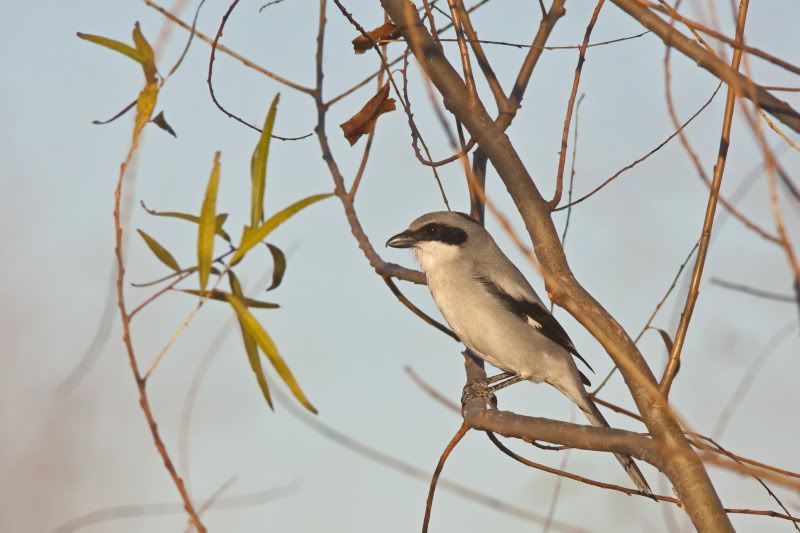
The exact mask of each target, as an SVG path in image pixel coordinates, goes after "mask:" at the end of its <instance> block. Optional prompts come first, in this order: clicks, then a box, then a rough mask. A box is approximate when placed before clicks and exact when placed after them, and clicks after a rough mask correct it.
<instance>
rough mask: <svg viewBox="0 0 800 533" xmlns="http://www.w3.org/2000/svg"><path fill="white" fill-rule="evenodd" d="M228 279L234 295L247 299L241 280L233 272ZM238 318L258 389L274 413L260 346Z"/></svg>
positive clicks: (229, 273)
mask: <svg viewBox="0 0 800 533" xmlns="http://www.w3.org/2000/svg"><path fill="white" fill-rule="evenodd" d="M228 279H229V281H230V284H231V291H233V294H234V295H235V296H236V297H237V298H239V299H242V300H243V299H245V298H244V294H242V286H241V284H240V283H239V279H238V278H237V277H236V274H234V273H233V270H229V271H228ZM236 318H237V320H238V322H239V329H240V330H241V332H242V342H243V343H244V350H245V352H246V353H247V360H248V361H249V362H250V368H252V369H253V373H254V374H255V375H256V382H257V383H258V388H260V389H261V394H262V395H263V396H264V399H265V400H266V401H267V404H268V405H269V408H270V409H272V410H273V411H274V410H275V408H274V407H273V406H272V397H271V396H270V394H269V386H268V385H267V378H266V376H264V368H263V367H262V366H261V358H260V357H259V356H258V345H257V344H256V341H255V339H253V337H252V336H251V335H250V334H249V333H248V332H247V330H246V329H245V328H244V324H242V321H241V319H239V317H238V316H237V317H236Z"/></svg>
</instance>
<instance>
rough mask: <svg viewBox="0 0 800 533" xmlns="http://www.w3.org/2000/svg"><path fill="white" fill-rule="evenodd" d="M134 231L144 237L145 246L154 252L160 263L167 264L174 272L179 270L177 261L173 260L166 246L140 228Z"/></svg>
mask: <svg viewBox="0 0 800 533" xmlns="http://www.w3.org/2000/svg"><path fill="white" fill-rule="evenodd" d="M136 231H138V232H139V235H141V236H142V239H144V242H146V243H147V246H148V247H149V248H150V251H151V252H153V253H154V254H155V256H156V257H157V258H158V259H159V260H160V261H161V262H162V263H164V264H165V265H167V266H168V267H169V268H171V269H172V270H174V271H175V272H178V271H180V269H181V267H180V265H178V262H177V261H176V260H175V258H174V257H173V256H172V254H171V253H169V250H167V249H166V248H164V247H163V246H161V244H159V242H158V241H157V240H155V239H154V238H153V237H151V236H150V235H148V234H147V233H145V232H144V231H142V230H140V229H138V230H136Z"/></svg>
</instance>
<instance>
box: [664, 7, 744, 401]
mask: <svg viewBox="0 0 800 533" xmlns="http://www.w3.org/2000/svg"><path fill="white" fill-rule="evenodd" d="M748 6H749V0H741V3H740V4H739V14H738V16H737V20H736V40H737V41H739V42H741V40H742V37H743V36H744V26H745V22H746V20H747V8H748ZM741 61H742V50H741V49H737V50H735V51H734V53H733V59H732V60H731V68H732V69H733V70H734V71H735V72H738V71H739V64H740V63H741ZM735 104H736V93H735V91H734V88H733V87H732V86H730V85H729V86H728V92H727V95H726V98H725V113H724V115H723V118H722V133H721V134H720V139H719V152H718V154H717V163H716V164H715V165H714V179H713V181H712V183H711V194H709V196H708V204H707V205H706V214H705V218H704V219H703V230H702V231H701V232H700V246H699V247H698V249H697V260H696V261H695V263H694V270H693V271H692V279H691V281H690V283H689V293H688V295H687V296H686V303H685V305H684V307H683V312H682V313H681V319H680V322H679V323H678V329H677V331H676V332H675V335H674V337H673V343H672V349H671V350H670V354H669V361H668V362H667V367H666V368H665V369H664V376H663V377H662V378H661V385H660V387H661V391H662V392H663V393H664V396H669V390H670V387H672V382H673V380H674V379H675V376H676V375H677V374H678V368H679V366H680V362H681V350H683V344H684V342H685V340H686V332H687V331H688V329H689V321H690V320H691V319H692V313H693V312H694V306H695V304H696V303H697V297H698V296H699V295H700V280H701V278H702V276H703V267H704V266H705V262H706V256H707V255H708V246H709V244H710V243H711V229H712V226H713V225H714V214H715V213H716V210H717V200H718V199H719V188H720V186H721V185H722V175H723V173H724V172H725V162H726V161H727V159H728V147H729V146H730V141H731V124H732V123H733V110H734V107H735Z"/></svg>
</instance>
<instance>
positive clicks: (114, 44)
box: [78, 32, 147, 67]
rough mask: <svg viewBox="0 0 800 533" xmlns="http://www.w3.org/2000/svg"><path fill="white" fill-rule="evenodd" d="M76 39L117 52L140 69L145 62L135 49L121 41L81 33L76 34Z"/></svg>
mask: <svg viewBox="0 0 800 533" xmlns="http://www.w3.org/2000/svg"><path fill="white" fill-rule="evenodd" d="M78 37H80V38H81V39H83V40H84V41H89V42H90V43H94V44H99V45H100V46H104V47H106V48H109V49H111V50H114V51H115V52H119V53H120V54H122V55H125V56H128V57H129V58H131V59H133V60H134V61H136V62H137V63H139V64H140V65H142V67H144V64H145V63H146V62H147V59H145V57H144V55H143V54H142V53H141V52H140V51H139V50H137V49H136V48H134V47H132V46H129V45H127V44H125V43H123V42H121V41H117V40H115V39H109V38H108V37H103V36H101V35H92V34H91V33H81V32H78Z"/></svg>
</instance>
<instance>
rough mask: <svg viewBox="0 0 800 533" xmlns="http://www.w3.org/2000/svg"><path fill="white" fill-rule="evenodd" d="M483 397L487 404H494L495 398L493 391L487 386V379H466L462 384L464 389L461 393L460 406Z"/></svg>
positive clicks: (495, 402) (463, 406)
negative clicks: (465, 382) (464, 383)
mask: <svg viewBox="0 0 800 533" xmlns="http://www.w3.org/2000/svg"><path fill="white" fill-rule="evenodd" d="M477 399H483V400H484V401H485V402H486V404H487V405H489V406H492V407H494V406H496V405H497V399H496V398H495V397H494V391H493V390H492V388H491V387H490V386H489V380H487V379H473V380H471V381H467V384H466V385H464V390H463V391H462V393H461V407H462V408H465V407H466V406H467V403H469V402H470V401H472V400H477Z"/></svg>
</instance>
